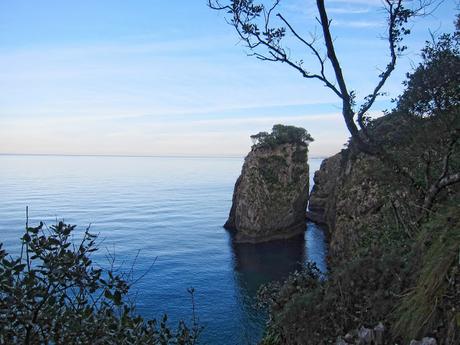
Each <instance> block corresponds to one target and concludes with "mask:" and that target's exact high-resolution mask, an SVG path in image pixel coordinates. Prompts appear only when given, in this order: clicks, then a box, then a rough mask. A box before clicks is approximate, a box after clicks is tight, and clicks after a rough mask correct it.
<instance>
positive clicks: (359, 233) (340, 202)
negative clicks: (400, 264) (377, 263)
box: [307, 149, 408, 260]
mask: <svg viewBox="0 0 460 345" xmlns="http://www.w3.org/2000/svg"><path fill="white" fill-rule="evenodd" d="M381 171H382V167H381V163H380V162H379V161H378V160H377V159H375V158H372V157H369V156H366V155H364V154H360V153H356V152H354V151H353V150H351V149H346V150H342V152H340V153H338V154H336V155H335V156H332V157H330V158H328V159H325V160H324V161H323V163H322V164H321V167H320V170H318V171H317V172H316V173H315V176H314V181H315V185H314V187H313V190H312V192H311V195H310V203H309V212H308V213H307V217H308V218H309V219H310V220H312V221H314V222H317V223H319V224H321V225H323V226H324V227H325V228H326V230H327V233H328V237H329V255H330V258H331V259H332V260H336V259H339V260H340V259H347V258H350V257H352V256H353V255H354V253H355V252H356V251H357V250H359V248H360V247H361V246H362V242H363V241H369V240H372V237H373V236H374V235H375V234H376V233H375V232H377V231H382V227H384V226H386V224H388V226H391V225H392V223H391V222H389V220H388V219H384V217H385V215H387V214H388V213H391V210H392V208H394V207H398V205H400V204H402V200H403V199H404V198H405V197H406V196H407V195H408V193H407V191H406V190H405V187H404V186H399V187H398V188H396V186H397V185H398V184H397V183H396V182H395V181H393V180H387V179H386V178H387V177H386V176H384V175H383V174H381V173H380V172H381ZM390 186H391V187H390ZM383 209H385V210H387V212H381V211H382V210H383ZM388 211H389V212H388ZM398 212H399V213H400V214H404V209H401V208H399V210H398ZM393 220H394V219H391V221H393ZM383 224H385V225H383ZM373 232H374V233H373Z"/></svg>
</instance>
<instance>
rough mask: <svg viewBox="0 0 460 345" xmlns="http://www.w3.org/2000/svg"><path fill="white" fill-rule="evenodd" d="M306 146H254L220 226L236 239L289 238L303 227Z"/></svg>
mask: <svg viewBox="0 0 460 345" xmlns="http://www.w3.org/2000/svg"><path fill="white" fill-rule="evenodd" d="M308 174H309V167H308V146H307V145H306V144H298V143H297V144H291V143H288V144H282V145H278V146H275V147H258V148H257V147H254V148H253V149H252V150H251V152H250V153H249V154H248V155H247V157H246V158H245V161H244V165H243V169H242V171H241V176H240V177H239V178H238V180H237V182H236V184H235V190H234V193H233V204H232V208H231V211H230V215H229V218H228V220H227V222H226V223H225V225H224V227H225V228H226V229H229V230H233V231H234V232H235V240H236V241H237V242H264V241H269V240H274V239H283V238H289V237H292V236H294V235H297V234H299V233H302V232H303V231H305V227H306V225H305V211H306V208H307V203H308V193H309V182H308V181H309V175H308Z"/></svg>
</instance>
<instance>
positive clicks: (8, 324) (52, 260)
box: [0, 222, 201, 345]
mask: <svg viewBox="0 0 460 345" xmlns="http://www.w3.org/2000/svg"><path fill="white" fill-rule="evenodd" d="M74 230H75V225H67V224H64V223H63V222H59V223H58V224H57V225H55V226H51V227H50V228H49V229H45V228H44V227H43V223H40V225H39V226H38V227H26V232H25V234H24V236H23V237H22V249H21V254H20V256H19V257H17V258H12V257H11V256H10V255H8V253H7V252H6V251H5V249H3V244H0V344H19V343H22V344H162V345H163V344H165V345H166V344H195V343H196V341H197V338H198V336H199V333H200V331H201V328H200V327H199V326H198V325H197V323H196V321H195V317H193V320H192V327H191V328H189V327H188V326H187V325H186V324H185V323H184V322H182V321H181V322H179V325H178V326H177V328H176V329H174V330H172V329H170V328H169V326H168V325H167V317H166V315H165V316H164V317H163V318H162V319H161V320H160V321H157V320H155V319H153V320H144V319H143V318H142V317H141V316H138V315H136V314H135V310H134V307H133V306H132V304H131V303H129V302H128V301H127V293H128V291H129V288H130V286H131V284H130V283H129V281H128V280H127V279H126V275H123V274H118V273H116V272H115V271H114V269H103V268H101V267H98V266H97V265H95V264H94V263H93V262H92V260H91V254H92V253H93V252H95V251H97V250H98V248H97V245H96V239H97V236H96V235H94V234H91V233H90V232H89V229H86V231H85V232H84V234H83V238H82V239H81V240H80V241H79V242H78V243H75V242H74V241H72V238H73V237H72V235H73V231H74ZM189 292H190V293H191V294H192V302H193V290H190V291H189Z"/></svg>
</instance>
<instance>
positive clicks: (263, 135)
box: [251, 124, 313, 148]
mask: <svg viewBox="0 0 460 345" xmlns="http://www.w3.org/2000/svg"><path fill="white" fill-rule="evenodd" d="M251 140H252V142H253V143H254V146H253V147H254V148H262V147H267V148H269V147H271V148H273V147H275V146H278V145H282V144H300V145H308V144H309V143H311V142H312V141H313V138H312V137H311V135H310V134H309V133H308V132H307V130H306V129H305V128H301V127H295V126H285V125H281V124H277V125H274V126H273V128H272V132H271V133H268V132H259V133H257V134H254V135H251Z"/></svg>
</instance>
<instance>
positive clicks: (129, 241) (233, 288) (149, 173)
mask: <svg viewBox="0 0 460 345" xmlns="http://www.w3.org/2000/svg"><path fill="white" fill-rule="evenodd" d="M242 163H243V158H215V157H213V158H209V157H101V156H97V157H95V156H0V242H3V243H4V247H5V248H6V249H7V251H9V252H10V253H17V252H18V251H19V247H20V242H19V238H20V236H21V234H22V232H23V229H24V224H25V207H26V206H29V224H30V225H34V224H37V223H38V222H39V221H44V222H45V223H46V224H48V225H51V224H54V223H55V222H56V220H62V219H64V220H65V221H66V222H67V223H70V224H77V225H78V226H77V229H79V230H80V231H84V229H85V228H86V227H87V226H88V225H89V224H91V229H92V232H93V233H99V238H100V239H101V243H100V247H101V249H100V251H99V252H97V255H96V256H95V258H94V260H95V261H96V262H98V263H100V264H101V265H104V264H107V256H115V257H116V260H117V263H118V264H119V265H121V266H122V267H126V269H127V270H128V269H130V267H131V264H132V263H133V262H134V260H135V259H136V257H137V259H136V262H135V266H134V271H135V277H134V278H136V276H137V277H139V276H141V275H142V274H144V273H145V272H146V274H145V276H144V277H142V279H140V281H139V282H137V283H136V285H135V286H134V288H133V291H132V298H134V299H135V301H136V305H137V310H138V312H139V313H141V314H142V315H143V316H145V317H148V318H152V317H161V315H162V314H163V313H165V312H166V313H167V314H168V316H169V320H170V322H171V324H172V325H173V324H175V323H176V322H177V321H178V320H179V319H184V320H185V321H189V320H190V318H191V316H192V303H191V299H190V295H189V294H188V292H187V288H190V287H193V288H194V289H195V303H196V312H197V316H198V318H199V321H200V324H202V325H203V326H204V327H205V328H204V331H203V335H202V337H201V343H203V344H222V345H227V344H228V345H230V344H232V345H233V344H238V345H239V344H241V345H244V344H255V343H256V342H257V341H258V340H259V339H260V337H261V335H262V332H263V327H264V324H265V321H266V315H265V313H264V312H263V311H261V310H258V309H257V308H255V306H254V303H255V300H254V297H255V294H256V291H257V289H258V287H259V286H260V285H261V284H263V283H266V282H269V281H271V280H275V279H283V278H285V277H286V276H287V275H288V274H289V273H290V272H292V271H294V270H295V269H299V268H301V266H302V265H303V264H304V263H305V262H306V261H307V260H310V261H315V262H316V263H317V264H318V266H319V267H320V268H322V269H325V267H326V264H325V241H324V235H323V232H322V231H321V230H320V229H319V228H317V227H316V226H315V225H314V224H312V223H308V224H306V227H307V231H306V233H305V236H301V237H300V238H296V239H293V240H289V241H279V242H272V243H266V244H259V245H249V244H238V245H237V244H233V243H232V241H231V239H230V236H229V234H228V233H227V232H226V231H225V230H224V229H223V228H222V225H223V224H224V222H225V220H226V218H227V216H228V212H229V210H230V206H231V200H232V193H233V187H234V183H235V181H236V178H237V177H238V175H239V173H240V171H241V166H242ZM320 163H321V160H320V159H310V172H311V174H310V175H311V176H313V172H314V171H315V170H317V169H318V168H319V165H320ZM311 185H312V183H311ZM152 264H153V267H152V269H151V270H149V267H151V265H152Z"/></svg>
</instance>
